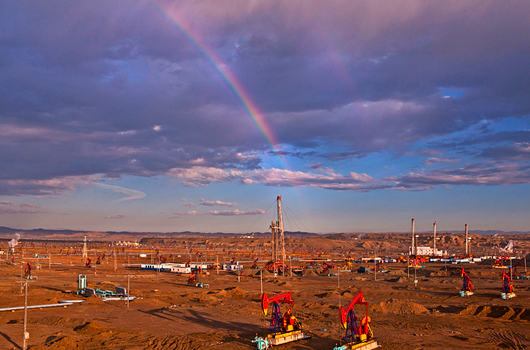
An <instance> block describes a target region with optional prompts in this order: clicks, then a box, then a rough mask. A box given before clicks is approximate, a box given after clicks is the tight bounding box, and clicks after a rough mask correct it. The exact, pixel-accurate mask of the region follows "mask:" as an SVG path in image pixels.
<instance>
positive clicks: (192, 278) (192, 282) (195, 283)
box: [186, 270, 210, 288]
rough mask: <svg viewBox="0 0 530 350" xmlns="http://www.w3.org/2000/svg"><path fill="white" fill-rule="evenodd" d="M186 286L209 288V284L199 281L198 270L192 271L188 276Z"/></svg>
mask: <svg viewBox="0 0 530 350" xmlns="http://www.w3.org/2000/svg"><path fill="white" fill-rule="evenodd" d="M186 285H188V286H192V287H197V288H209V287H210V285H209V284H206V283H202V282H201V281H199V270H195V271H193V272H192V273H191V274H190V275H189V277H188V283H187V284H186Z"/></svg>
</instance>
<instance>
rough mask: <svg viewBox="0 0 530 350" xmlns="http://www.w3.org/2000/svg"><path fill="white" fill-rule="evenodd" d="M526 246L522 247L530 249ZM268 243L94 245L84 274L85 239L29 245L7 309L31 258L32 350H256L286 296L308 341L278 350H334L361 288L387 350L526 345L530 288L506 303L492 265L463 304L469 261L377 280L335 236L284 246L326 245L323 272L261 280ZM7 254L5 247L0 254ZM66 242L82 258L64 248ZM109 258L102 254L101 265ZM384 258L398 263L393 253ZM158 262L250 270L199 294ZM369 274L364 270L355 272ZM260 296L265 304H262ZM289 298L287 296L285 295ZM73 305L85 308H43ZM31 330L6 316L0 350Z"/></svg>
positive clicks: (477, 269)
mask: <svg viewBox="0 0 530 350" xmlns="http://www.w3.org/2000/svg"><path fill="white" fill-rule="evenodd" d="M354 236H355V237H357V235H354ZM397 236H399V235H388V236H387V239H386V240H385V243H386V244H387V245H388V246H389V247H392V246H394V248H393V249H396V251H400V250H402V247H401V246H400V245H399V244H398V242H399V240H398V239H397V238H396V237H397ZM403 236H406V235H403ZM453 236H456V235H453ZM378 237H379V238H380V236H377V235H365V236H364V237H362V242H360V246H361V247H362V245H363V244H364V245H365V246H366V245H370V246H371V247H376V246H378V244H379V245H381V244H380V243H378V242H377V239H379V238H378ZM350 238H351V237H350ZM376 238H377V239H376ZM518 239H519V241H518V242H520V244H523V243H524V244H528V242H527V241H526V243H525V242H523V241H522V240H521V239H520V238H518ZM267 240H268V239H267V238H263V239H252V240H249V239H247V241H245V240H244V239H230V238H212V239H208V243H207V244H206V245H202V248H198V247H199V242H204V239H202V240H201V239H190V238H188V239H186V241H187V243H186V242H184V243H183V240H182V239H179V242H178V244H177V243H175V244H173V245H171V244H170V243H168V242H164V243H160V244H158V245H157V244H155V243H153V242H154V241H155V240H152V241H147V242H143V244H142V245H141V246H140V247H132V246H128V247H126V248H123V249H122V248H120V249H115V248H114V247H111V245H110V243H109V242H106V243H105V242H100V243H97V244H96V243H91V242H89V243H88V251H87V255H88V257H89V258H91V261H92V265H91V267H87V266H86V265H87V264H86V259H84V258H83V257H82V247H83V242H82V241H77V242H67V243H65V242H62V243H58V242H53V243H50V242H48V243H43V242H44V241H42V242H38V243H34V244H33V245H32V246H31V243H30V242H31V240H27V241H26V242H24V244H23V247H20V245H19V246H18V247H17V248H16V250H15V265H12V260H8V259H6V256H4V257H3V258H2V261H0V263H1V266H2V268H1V269H0V295H1V298H0V308H12V307H19V306H24V293H23V292H21V291H22V289H21V274H23V268H24V266H26V263H27V262H29V263H30V264H31V270H30V271H31V275H32V278H31V279H26V278H24V279H23V281H24V282H25V281H28V282H27V284H28V296H27V305H28V306H32V305H33V306H34V305H43V306H42V307H40V308H34V309H28V311H27V326H26V327H27V328H26V329H27V332H28V333H29V338H28V339H27V347H28V349H102V348H110V349H233V350H235V349H256V343H253V342H252V340H253V339H254V338H255V337H256V336H259V337H263V338H267V334H268V332H269V327H270V323H271V318H270V317H271V312H272V311H270V312H269V314H268V315H267V316H265V315H264V313H263V300H266V301H268V302H270V303H271V302H274V301H275V300H278V301H280V302H287V304H284V306H282V307H283V308H285V309H286V310H287V309H289V307H291V308H292V314H293V316H294V317H295V319H294V318H293V324H295V326H294V328H292V327H291V328H289V330H290V331H292V330H293V329H294V330H296V329H298V326H297V324H298V323H297V322H299V323H300V324H301V326H302V330H303V334H305V336H307V337H309V338H306V339H300V340H297V341H293V342H289V343H285V344H282V345H278V346H274V348H277V349H330V350H331V349H333V348H334V347H336V346H340V345H343V343H341V342H340V340H341V339H342V338H344V336H345V330H344V329H343V328H342V327H341V320H340V318H339V306H342V307H343V308H346V307H347V306H348V304H349V303H350V301H352V300H354V298H356V296H357V294H358V292H359V291H362V294H361V297H360V298H361V299H359V300H362V297H363V296H364V299H365V300H366V302H367V303H368V304H369V316H370V318H371V322H370V331H371V332H373V336H374V338H373V339H375V341H376V342H377V343H378V344H379V345H380V346H381V348H382V349H402V350H404V349H498V348H504V349H525V348H530V331H529V329H530V325H529V321H530V298H529V297H530V281H529V280H526V279H525V280H521V279H516V278H514V280H513V289H514V291H515V294H516V297H514V298H512V299H508V300H503V299H501V292H502V291H503V279H502V274H503V271H505V269H498V268H494V267H493V266H492V265H493V262H486V261H483V262H481V263H474V264H471V263H470V264H465V273H466V274H467V275H468V276H469V278H471V279H472V280H473V285H472V286H473V292H474V293H473V295H470V296H468V297H466V298H462V297H460V295H459V292H460V291H461V290H462V288H463V287H462V267H463V266H464V265H463V264H451V263H440V262H436V263H424V264H421V266H420V265H418V266H417V268H416V269H414V267H409V266H408V265H407V263H406V262H395V263H394V262H393V263H384V264H383V263H381V265H380V266H378V271H386V272H385V273H381V272H378V273H377V274H374V271H373V269H372V270H369V269H368V267H370V268H373V267H374V263H368V262H365V263H356V262H352V261H346V260H345V259H342V262H339V261H336V260H339V258H338V256H340V255H341V254H343V253H340V252H339V251H338V250H337V248H332V246H336V247H339V246H342V247H343V249H346V250H347V249H351V248H348V247H347V246H348V244H350V242H352V240H349V241H347V242H346V241H341V238H336V237H335V238H331V239H330V238H329V237H327V238H326V237H316V238H315V237H313V238H307V239H304V240H303V242H300V240H297V239H291V238H286V247H287V248H286V250H287V254H288V255H294V254H295V253H296V252H299V251H300V249H306V250H312V251H313V252H315V251H316V248H309V247H310V246H312V247H326V248H325V249H327V252H326V253H327V254H331V258H329V259H330V261H328V263H326V266H323V264H322V262H320V263H318V262H316V263H312V262H307V261H305V262H303V263H302V262H301V261H297V262H296V265H298V268H297V269H295V268H294V267H293V270H295V271H299V272H298V273H293V275H292V277H291V273H290V272H291V271H286V272H285V276H282V275H281V274H279V276H278V277H274V274H273V273H270V272H268V271H266V270H265V271H263V277H262V278H261V272H260V271H261V270H260V269H251V268H250V267H251V266H252V265H253V262H254V261H255V259H256V258H258V251H260V254H261V258H260V259H259V262H258V263H257V265H258V266H265V265H266V263H267V256H266V255H267V254H268V255H269V256H270V250H269V251H268V252H266V244H261V243H260V242H265V241H267ZM342 240H344V237H343V238H342ZM393 240H394V241H393ZM245 242H247V243H245ZM260 244H261V245H260ZM351 244H352V246H355V244H357V245H358V244H359V242H358V241H356V243H355V244H353V243H351ZM179 245H180V246H179ZM229 245H231V248H230V249H231V250H232V251H230V252H229V251H228V248H227V247H228V246H229ZM4 246H6V244H5V242H2V245H1V247H2V249H3V248H4ZM67 246H68V247H75V250H74V249H73V248H70V249H69V250H67V249H66V247H67ZM194 247H195V248H194ZM330 247H331V248H330ZM223 249H224V252H223ZM259 249H262V250H259ZM322 249H324V248H322ZM155 251H157V252H158V254H155ZM103 252H104V253H105V258H104V259H101V261H100V264H97V265H96V264H94V263H93V262H94V261H96V260H97V258H98V257H99V256H103V254H102V253H103ZM114 252H119V253H117V254H114ZM184 252H186V253H184ZM190 252H191V253H190ZM236 252H237V254H236ZM333 252H335V254H336V255H333V254H334V253H333ZM47 253H48V254H51V259H50V257H49V255H47ZM369 253H370V251H369V250H363V249H357V250H356V251H353V252H351V254H350V255H351V257H352V259H353V258H354V257H361V256H363V255H368V254H369ZM35 254H38V256H39V257H40V259H38V260H37V259H36V258H35ZM306 254H310V253H308V252H307V253H306ZM386 254H387V255H391V253H390V251H388V250H387V252H386ZM320 255H321V256H320V257H318V255H317V254H315V259H317V260H318V259H322V255H323V254H320ZM140 256H141V257H140ZM162 256H163V257H164V259H165V260H166V261H167V262H168V263H170V262H174V263H177V262H179V263H183V264H186V263H188V264H189V263H190V261H189V260H191V263H195V262H198V261H199V260H200V261H201V264H208V263H216V261H218V262H219V264H221V263H228V262H229V261H230V260H232V258H233V257H234V256H235V259H234V263H236V264H237V261H239V262H240V264H242V265H243V269H241V270H239V269H236V271H226V270H223V271H219V272H218V271H216V270H214V269H212V267H211V266H212V265H210V266H208V269H206V271H205V270H202V271H201V272H200V283H203V284H204V285H209V288H193V287H190V286H189V279H190V274H185V273H183V274H178V273H171V272H164V271H159V270H158V269H155V270H146V269H143V270H142V269H140V268H139V267H140V264H147V263H153V259H159V258H158V257H162ZM190 257H191V259H190ZM396 258H397V257H396ZM242 261H244V262H242ZM292 265H295V262H294V261H293V262H292ZM302 265H303V266H302ZM514 265H515V264H514ZM127 266H129V268H127ZM236 266H237V265H236ZM307 266H311V267H309V268H308V267H307ZM337 266H340V269H341V272H340V273H339V271H338V269H337ZM361 266H363V267H365V268H366V271H368V273H358V272H357V271H358V270H359V268H360V267H361ZM422 266H424V267H422ZM518 268H519V271H518V272H519V275H521V276H523V275H525V269H524V266H519V267H518ZM414 270H415V271H416V280H417V285H415V283H414V281H415V280H414ZM323 271H325V273H326V274H323V273H322V272H323ZM349 271H351V272H349ZM528 274H530V273H528ZM80 275H85V276H86V281H82V282H83V283H86V285H83V286H82V287H83V288H84V287H85V286H86V287H87V288H88V289H94V290H100V291H106V292H108V293H112V292H111V291H114V290H115V289H116V290H118V288H116V287H122V288H121V289H119V290H120V291H121V295H122V297H121V298H117V299H119V300H108V301H103V299H102V298H100V297H97V296H90V297H84V296H81V295H78V293H77V292H78V289H79V288H81V287H80V286H81V283H80V280H79V278H80V277H79V276H80ZM198 276H199V275H197V278H198ZM128 279H129V280H128ZM128 284H129V286H130V288H127V286H128ZM124 288H125V289H126V290H127V291H128V293H129V294H130V296H131V300H130V301H129V309H128V308H127V303H128V301H127V298H126V297H125V298H124V297H123V295H125V292H124ZM262 290H263V293H265V294H267V295H268V296H269V297H266V296H265V299H262ZM286 293H290V295H288V296H287V295H286V296H285V297H283V296H282V295H283V294H286ZM132 296H134V297H135V299H134V300H132ZM275 296H282V298H283V299H280V298H275ZM77 300H86V301H85V302H81V303H76V302H70V303H66V304H65V305H64V306H63V305H59V306H57V307H44V305H49V304H58V303H59V302H60V301H77ZM271 305H272V304H271ZM285 305H286V306H285ZM365 305H366V303H364V304H363V305H354V303H352V305H351V306H353V307H355V312H356V313H357V312H358V314H357V318H358V319H359V320H361V319H362V318H363V317H364V316H365V314H366V308H367V306H365ZM356 306H359V308H357V307H356ZM269 308H270V306H269ZM271 310H272V309H271ZM23 324H24V310H15V311H3V312H0V325H1V326H0V348H1V349H20V348H22V346H23V344H22V342H23ZM369 337H370V336H369Z"/></svg>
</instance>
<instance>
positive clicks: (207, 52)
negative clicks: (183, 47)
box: [155, 3, 279, 150]
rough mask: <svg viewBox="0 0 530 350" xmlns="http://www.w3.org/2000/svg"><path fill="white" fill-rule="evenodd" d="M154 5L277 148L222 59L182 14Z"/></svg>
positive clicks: (258, 114)
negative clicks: (204, 59)
mask: <svg viewBox="0 0 530 350" xmlns="http://www.w3.org/2000/svg"><path fill="white" fill-rule="evenodd" d="M155 5H156V6H157V8H158V9H159V10H160V11H161V13H162V15H163V16H164V17H165V18H166V19H168V20H169V21H171V23H172V24H174V25H175V26H176V27H177V29H178V30H179V31H180V32H181V33H182V34H183V35H184V36H185V37H186V40H187V41H188V42H189V43H190V44H191V45H192V46H194V47H195V48H196V49H197V50H198V51H199V52H200V53H201V54H202V55H204V57H206V58H207V60H208V61H209V63H210V64H211V66H212V67H213V68H214V70H215V71H216V72H217V73H218V74H219V76H220V77H221V79H222V80H223V81H224V83H225V84H226V86H227V87H228V88H229V89H230V90H231V91H232V93H233V94H234V95H235V96H236V98H237V99H238V100H239V102H240V103H241V105H242V106H243V107H244V108H245V110H246V112H247V113H248V115H249V116H250V118H251V119H252V120H253V121H254V123H255V124H256V126H257V127H258V129H259V130H260V132H261V133H262V134H263V136H264V137H265V139H266V140H267V142H268V143H269V144H270V145H271V147H272V149H273V150H275V149H278V144H279V142H278V140H277V139H276V137H275V135H274V133H273V131H272V128H271V127H270V125H269V124H268V123H267V120H266V119H265V117H264V116H263V114H262V113H261V112H260V111H259V109H258V107H257V106H256V104H255V103H254V101H253V100H252V99H251V98H250V96H249V93H248V92H247V91H246V90H245V89H244V87H243V85H242V84H241V82H239V81H238V79H237V78H236V77H235V75H234V74H233V73H232V72H230V71H229V70H228V68H227V66H226V65H225V64H223V62H222V60H221V59H220V58H219V57H217V56H216V54H215V53H214V52H213V51H212V50H211V49H210V48H209V47H208V46H207V45H206V44H205V43H204V42H203V41H202V40H201V37H200V35H199V34H198V33H196V32H195V31H194V30H193V28H192V27H191V25H190V24H189V23H187V21H186V20H185V19H184V18H182V16H179V14H178V13H177V12H176V11H172V10H171V9H165V8H163V7H161V6H160V5H158V4H156V3H155Z"/></svg>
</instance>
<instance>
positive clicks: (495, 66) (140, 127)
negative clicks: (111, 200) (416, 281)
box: [0, 1, 530, 195]
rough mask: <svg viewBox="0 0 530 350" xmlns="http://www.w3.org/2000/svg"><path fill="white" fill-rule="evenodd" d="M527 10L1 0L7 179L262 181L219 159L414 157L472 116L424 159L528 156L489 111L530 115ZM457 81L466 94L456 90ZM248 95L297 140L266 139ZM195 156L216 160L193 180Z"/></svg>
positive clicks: (0, 126)
mask: <svg viewBox="0 0 530 350" xmlns="http://www.w3.org/2000/svg"><path fill="white" fill-rule="evenodd" d="M478 9H480V10H478ZM529 17H530V6H527V4H526V3H525V2H513V3H510V4H509V6H508V5H506V4H504V3H500V2H498V1H476V2H474V1H465V2H462V1H431V2H408V1H395V2H392V3H388V2H380V1H370V2H365V1H348V2H343V1H332V2H326V3H322V2H320V1H289V2H284V1H267V2H248V1H236V2H225V1H220V2H219V1H216V2H209V1H205V2H177V3H175V2H169V1H168V2H166V1H159V2H151V1H137V2H134V3H130V2H126V1H113V2H86V3H72V2H68V1H56V2H51V3H49V2H43V3H31V4H29V3H26V2H5V3H2V4H0V33H1V34H0V137H1V141H0V145H1V150H2V152H0V168H1V169H2V172H1V175H0V194H6V195H18V194H60V193H62V192H63V191H65V190H70V189H72V188H73V187H74V186H75V184H79V183H84V184H86V183H91V181H94V176H103V177H105V176H106V177H120V176H122V175H136V176H153V175H158V174H170V175H172V176H177V177H179V176H180V177H181V178H183V179H186V178H187V176H189V177H190V178H193V179H194V180H193V181H189V182H188V184H189V185H191V184H193V185H198V184H201V185H204V184H207V183H209V181H210V180H209V179H210V178H214V179H215V180H214V182H215V181H232V180H233V179H237V180H241V181H247V183H249V182H250V183H252V182H254V181H262V182H263V183H268V182H267V181H268V180H267V179H269V176H268V175H271V174H270V172H269V174H268V175H267V176H261V177H260V176H258V175H256V176H251V177H239V176H232V175H229V176H225V175H224V174H225V172H227V171H228V170H237V171H242V172H245V173H253V174H264V173H265V172H267V171H269V170H270V169H264V167H265V165H264V160H263V155H265V154H266V155H268V156H270V155H272V156H282V157H292V158H296V159H297V160H307V161H308V162H311V163H315V160H314V158H316V157H319V160H321V161H330V160H332V161H337V162H339V161H344V160H347V159H349V158H361V157H365V156H367V155H370V154H372V153H374V152H383V151H389V150H391V151H395V152H396V153H400V154H403V155H406V154H411V152H413V151H411V150H410V145H411V144H413V143H414V142H417V141H420V140H430V139H432V138H434V137H442V136H446V135H452V134H454V133H455V132H462V131H466V130H470V129H471V128H475V129H474V130H473V133H469V134H468V135H467V136H466V138H464V139H455V140H450V141H447V140H444V141H443V142H438V143H437V144H434V143H432V145H433V146H435V147H430V146H431V145H429V147H430V149H429V152H430V153H429V154H427V153H424V154H423V155H425V156H431V158H430V160H427V161H426V162H427V163H425V164H426V165H433V164H435V163H442V162H445V163H448V162H449V163H451V162H453V161H454V162H456V160H455V159H454V158H451V157H448V156H445V155H443V154H440V153H441V150H458V149H460V150H461V151H462V152H465V154H466V156H469V157H470V158H471V159H472V160H474V159H475V158H488V159H493V160H501V159H503V160H512V161H519V162H526V161H528V160H529V159H528V152H527V151H526V148H525V147H526V146H524V145H525V143H528V142H529V137H528V132H527V131H519V132H497V133H496V132H495V130H492V129H491V127H490V126H489V124H487V123H482V122H483V121H484V120H490V121H491V120H499V119H503V118H507V117H520V118H522V119H525V118H526V119H528V115H530V51H529V50H528V47H530V36H528V35H527V33H528V32H530V22H529V21H528V20H527V18H529ZM215 63H219V64H222V65H223V67H224V68H223V70H222V71H223V72H229V77H228V79H233V82H235V86H236V87H238V89H239V91H234V86H231V84H229V83H227V77H226V76H222V74H220V73H219V70H220V68H219V67H217V66H216V65H215ZM232 77H233V78H232ZM451 89H453V90H455V91H459V92H461V93H460V94H459V95H458V96H457V97H454V96H444V94H443V91H448V90H451ZM241 98H243V99H246V98H250V99H251V100H253V102H254V103H255V105H256V106H257V109H258V112H256V113H258V114H259V113H261V114H263V118H264V120H265V124H266V125H265V126H264V129H266V130H267V131H268V130H270V133H271V134H272V135H274V136H275V137H276V138H277V139H278V140H279V142H280V143H282V144H283V145H285V146H287V148H285V149H282V150H277V149H275V150H273V151H270V145H268V144H267V140H266V139H265V138H264V137H263V135H262V131H263V130H261V131H260V130H259V129H258V127H257V126H256V124H255V122H254V121H253V120H252V118H251V117H250V116H249V112H248V111H247V110H246V106H245V105H244V103H242V101H241ZM245 102H248V100H246V101H245ZM253 117H254V118H257V117H256V115H255V114H254V115H253ZM499 143H503V144H499ZM478 145H480V147H478ZM324 149H325V150H324ZM269 151H270V153H268V152H269ZM413 153H415V154H420V153H421V152H418V151H414V152H413ZM462 164H464V163H462ZM517 166H519V167H520V168H518V170H515V173H517V174H524V171H525V170H524V169H525V164H523V163H521V164H517ZM194 167H202V168H203V169H217V170H218V171H219V173H218V174H216V175H215V176H214V175H212V174H210V175H211V177H209V176H205V177H204V178H203V180H200V179H198V180H197V179H196V178H194V176H193V175H191V174H190V172H191V173H193V171H192V169H193V168H194ZM472 167H473V166H472V165H469V168H468V167H466V166H465V164H464V165H463V167H462V168H444V169H445V170H440V169H439V170H433V171H432V172H426V173H421V174H414V176H413V175H407V176H403V177H399V180H396V181H398V182H399V183H400V184H401V186H403V187H404V188H415V187H418V186H419V185H418V186H416V185H414V184H420V183H421V182H422V181H425V182H426V183H428V185H426V186H427V187H428V186H431V185H433V184H435V183H436V180H435V179H436V178H439V182H440V183H442V182H443V181H447V183H453V182H454V179H455V178H456V177H451V176H450V175H451V171H454V172H455V174H454V175H455V176H457V174H459V173H460V172H462V173H463V174H464V175H465V174H467V171H470V169H471V168H472ZM451 169H453V170H451ZM486 169H487V170H488V171H493V170H494V169H490V168H488V167H486ZM443 171H447V174H444V173H443ZM183 174H185V175H183ZM309 175H311V176H313V177H314V175H312V174H309ZM335 175H336V174H335ZM438 175H439V177H437V176H438ZM311 176H309V177H308V178H309V180H307V183H310V182H311V183H312V182H314V181H315V178H312V177H311ZM301 178H302V176H296V179H297V180H298V181H302V180H301ZM503 178H504V179H507V178H508V177H507V176H505V177H503ZM422 179H423V180H422ZM443 179H446V180H443ZM451 179H453V180H451ZM304 181H306V180H304ZM429 181H432V183H431V182H429ZM510 181H512V180H506V181H503V180H499V181H498V183H510ZM302 182H303V181H302ZM302 182H299V183H302ZM317 182H319V185H318V186H328V188H333V189H342V186H343V185H344V183H349V184H348V186H349V187H351V188H352V189H354V190H362V189H369V188H371V189H377V188H391V187H393V186H390V185H389V184H387V183H385V182H384V181H379V182H377V181H376V182H373V183H371V184H370V185H369V186H368V185H366V187H363V186H364V185H363V186H360V185H358V184H354V183H353V182H354V181H352V180H351V179H348V176H346V179H343V180H341V181H338V182H337V178H334V179H333V180H332V181H330V183H329V184H328V185H324V182H325V181H324V178H320V177H318V181H317ZM275 183H276V185H277V184H278V183H281V184H282V185H285V186H289V185H293V183H292V182H291V183H289V182H287V181H285V182H282V181H277V182H275ZM294 183H295V184H297V182H294ZM304 183H305V182H304ZM492 183H496V182H495V181H492ZM348 186H346V187H348ZM420 187H421V186H420Z"/></svg>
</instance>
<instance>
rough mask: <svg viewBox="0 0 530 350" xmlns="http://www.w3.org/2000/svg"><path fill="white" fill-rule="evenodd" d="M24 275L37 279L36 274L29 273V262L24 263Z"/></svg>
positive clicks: (30, 278)
mask: <svg viewBox="0 0 530 350" xmlns="http://www.w3.org/2000/svg"><path fill="white" fill-rule="evenodd" d="M24 276H26V278H27V279H29V280H32V279H37V277H36V276H33V275H32V274H31V264H30V263H26V267H24Z"/></svg>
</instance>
